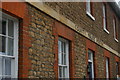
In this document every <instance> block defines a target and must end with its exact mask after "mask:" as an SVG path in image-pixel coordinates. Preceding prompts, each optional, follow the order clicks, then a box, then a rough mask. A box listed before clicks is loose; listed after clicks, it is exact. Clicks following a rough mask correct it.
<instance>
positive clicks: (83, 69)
mask: <svg viewBox="0 0 120 80" xmlns="http://www.w3.org/2000/svg"><path fill="white" fill-rule="evenodd" d="M90 4H92V6H91V7H92V8H91V10H92V13H91V14H92V15H89V14H87V13H86V5H87V2H45V3H44V2H29V1H28V2H2V6H1V12H2V14H3V16H2V23H3V19H4V17H5V18H7V16H11V17H13V18H15V19H17V20H18V21H17V22H18V23H17V24H18V26H17V27H18V31H17V33H16V34H18V37H17V43H18V45H16V44H15V45H14V48H15V47H16V46H18V49H17V52H16V54H18V55H17V56H18V57H17V58H15V59H16V60H17V61H16V63H15V65H14V66H17V67H15V69H16V70H15V71H16V73H12V69H11V71H10V72H11V75H12V74H16V76H14V75H13V76H12V77H13V78H14V77H15V78H17V77H18V78H54V79H56V78H59V76H60V74H62V75H63V76H67V78H90V77H91V78H116V77H117V76H118V75H120V65H119V64H120V42H119V41H120V34H119V31H120V14H117V12H116V11H115V10H114V9H113V8H112V7H111V5H113V4H110V3H107V2H99V3H98V2H92V3H90ZM103 5H105V7H106V8H105V9H106V11H105V12H106V25H107V28H106V29H108V30H107V31H108V32H107V31H105V30H104V19H103ZM91 16H92V17H91ZM114 19H115V28H114V21H113V20H114ZM8 20H9V19H8ZM13 21H14V20H13ZM8 22H9V21H8ZM8 24H9V23H8ZM8 27H9V26H8ZM15 27H16V26H15ZM2 30H3V29H2ZM8 31H9V30H8ZM1 35H3V36H4V34H2V33H1ZM1 35H0V36H1ZM61 38H62V39H63V40H61ZM15 41H16V39H15ZM59 41H61V43H62V41H63V42H64V43H65V42H66V41H68V43H69V46H68V47H67V48H68V49H69V50H68V56H67V58H68V59H66V60H67V62H66V63H69V64H68V65H66V67H69V68H68V70H63V71H67V72H62V73H60V68H59V67H60V66H59V60H60V55H59V54H60V53H59ZM1 42H3V40H2V41H1ZM0 46H1V44H0ZM65 46H66V45H65ZM1 47H3V44H2V46H1ZM14 48H13V49H14ZM65 50H66V49H65ZM89 53H90V54H92V55H93V56H92V59H91V60H89V56H90V55H89ZM2 57H3V56H2ZM8 57H10V56H8ZM90 61H91V62H90ZM11 62H12V61H11ZM13 63H14V62H13ZM61 66H63V65H61ZM0 68H1V67H0ZM63 68H64V67H63ZM6 69H7V68H6ZM65 69H67V68H65ZM3 73H4V71H3ZM64 73H65V75H64ZM68 73H69V74H68ZM67 74H68V75H67Z"/></svg>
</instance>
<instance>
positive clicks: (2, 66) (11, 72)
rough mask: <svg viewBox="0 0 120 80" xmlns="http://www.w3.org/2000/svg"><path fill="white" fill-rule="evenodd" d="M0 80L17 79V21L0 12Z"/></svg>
mask: <svg viewBox="0 0 120 80" xmlns="http://www.w3.org/2000/svg"><path fill="white" fill-rule="evenodd" d="M0 14H2V15H0V80H1V79H2V78H17V77H18V20H17V19H15V18H13V17H11V16H9V15H7V14H5V13H2V12H0Z"/></svg>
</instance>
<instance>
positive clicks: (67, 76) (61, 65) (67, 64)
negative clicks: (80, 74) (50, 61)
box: [58, 37, 69, 79]
mask: <svg viewBox="0 0 120 80" xmlns="http://www.w3.org/2000/svg"><path fill="white" fill-rule="evenodd" d="M62 42H64V43H65V47H66V48H65V49H66V50H65V51H66V53H64V52H62V50H61V49H60V47H63V46H61V44H60V43H62ZM62 54H66V64H65V65H64V64H62V62H61V61H62ZM63 62H64V58H63ZM59 67H67V69H66V73H65V77H63V73H62V74H61V75H62V77H60V74H59ZM62 69H63V68H62ZM58 77H59V78H60V79H62V78H67V79H68V78H69V41H68V40H66V39H63V38H61V37H59V39H58Z"/></svg>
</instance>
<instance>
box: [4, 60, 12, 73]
mask: <svg viewBox="0 0 120 80" xmlns="http://www.w3.org/2000/svg"><path fill="white" fill-rule="evenodd" d="M5 75H11V58H5Z"/></svg>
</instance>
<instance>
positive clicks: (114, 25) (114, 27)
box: [113, 19, 119, 42]
mask: <svg viewBox="0 0 120 80" xmlns="http://www.w3.org/2000/svg"><path fill="white" fill-rule="evenodd" d="M113 30H114V40H115V41H116V42H119V41H118V39H117V38H116V21H115V19H113Z"/></svg>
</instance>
